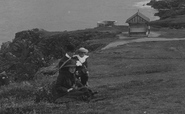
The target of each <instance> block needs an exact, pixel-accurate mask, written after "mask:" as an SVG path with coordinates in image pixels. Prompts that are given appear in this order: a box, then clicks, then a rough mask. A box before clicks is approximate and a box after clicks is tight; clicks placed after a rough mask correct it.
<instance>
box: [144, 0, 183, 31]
mask: <svg viewBox="0 0 185 114" xmlns="http://www.w3.org/2000/svg"><path fill="white" fill-rule="evenodd" d="M147 5H150V6H151V7H153V8H154V9H156V10H157V11H158V12H157V13H155V14H154V15H155V16H158V17H160V20H157V21H153V22H151V25H154V26H161V27H170V28H184V25H185V21H183V20H185V18H184V15H185V1H184V0H151V1H150V2H149V3H148V4H147Z"/></svg>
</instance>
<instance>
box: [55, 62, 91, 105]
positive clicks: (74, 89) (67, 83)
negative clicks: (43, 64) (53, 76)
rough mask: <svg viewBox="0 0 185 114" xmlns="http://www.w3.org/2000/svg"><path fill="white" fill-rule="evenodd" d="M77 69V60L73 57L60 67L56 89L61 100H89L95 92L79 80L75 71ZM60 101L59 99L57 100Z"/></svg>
mask: <svg viewBox="0 0 185 114" xmlns="http://www.w3.org/2000/svg"><path fill="white" fill-rule="evenodd" d="M75 71H76V61H75V60H73V59H71V60H69V61H68V62H66V64H65V65H63V66H62V67H61V69H59V76H58V78H57V80H56V85H55V89H56V92H57V93H58V98H60V100H59V102H62V101H63V100H66V99H75V100H87V99H90V98H91V97H92V96H93V95H94V93H93V92H92V91H91V90H90V89H88V88H86V87H84V86H83V85H82V84H81V83H80V82H78V80H77V78H76V77H75V75H74V73H75ZM56 102H58V101H56Z"/></svg>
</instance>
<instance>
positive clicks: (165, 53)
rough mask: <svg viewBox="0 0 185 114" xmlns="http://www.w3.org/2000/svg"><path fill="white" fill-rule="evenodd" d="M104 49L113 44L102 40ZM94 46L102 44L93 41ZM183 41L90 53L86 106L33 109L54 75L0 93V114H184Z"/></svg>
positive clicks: (45, 105) (38, 106) (43, 104)
mask: <svg viewBox="0 0 185 114" xmlns="http://www.w3.org/2000/svg"><path fill="white" fill-rule="evenodd" d="M104 41H106V42H105V44H106V43H109V41H112V40H111V39H104ZM93 42H94V43H95V44H96V43H98V42H101V40H98V39H97V40H94V41H93ZM184 44H185V41H172V42H143V43H132V44H128V45H124V46H119V47H116V48H111V49H108V50H104V51H101V50H96V51H94V52H92V53H90V54H89V55H90V58H89V70H90V79H89V84H90V87H91V88H92V89H93V90H96V91H99V93H98V94H97V95H96V96H95V98H94V99H92V100H91V101H90V102H88V103H87V102H77V101H76V102H69V103H63V104H54V103H50V102H48V101H47V100H46V101H44V100H43V101H41V102H40V103H35V102H34V99H35V93H36V92H37V90H38V88H39V87H43V86H47V85H50V84H51V82H53V81H54V80H56V77H57V75H50V74H47V75H43V74H42V73H41V74H38V75H37V78H36V79H35V80H34V81H30V82H22V83H12V84H10V85H8V86H3V87H1V88H0V114H47V113H48V114H183V113H185V97H184V94H185V84H184V81H185V78H184V74H185V71H184V68H185V64H184V62H185V59H184V58H185V53H184V52H185V45H184Z"/></svg>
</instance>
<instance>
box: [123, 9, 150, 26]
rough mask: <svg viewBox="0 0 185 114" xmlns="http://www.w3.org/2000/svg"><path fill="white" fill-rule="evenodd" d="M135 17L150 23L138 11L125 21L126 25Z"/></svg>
mask: <svg viewBox="0 0 185 114" xmlns="http://www.w3.org/2000/svg"><path fill="white" fill-rule="evenodd" d="M136 16H139V17H141V18H142V19H144V20H145V21H146V22H149V21H150V19H149V18H148V17H146V16H145V15H143V14H142V13H140V12H139V11H138V12H137V13H136V14H134V15H133V16H131V17H130V18H128V19H127V20H126V23H129V22H130V21H131V20H132V19H133V18H134V17H136Z"/></svg>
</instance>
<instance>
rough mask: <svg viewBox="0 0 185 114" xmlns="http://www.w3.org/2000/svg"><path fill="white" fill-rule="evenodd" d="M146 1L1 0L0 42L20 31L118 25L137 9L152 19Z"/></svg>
mask: <svg viewBox="0 0 185 114" xmlns="http://www.w3.org/2000/svg"><path fill="white" fill-rule="evenodd" d="M147 2H149V0H148V1H147V0H0V44H1V43H2V42H5V41H11V40H12V39H13V38H14V37H15V33H16V32H19V31H22V30H30V29H33V28H42V29H45V30H48V31H64V30H68V31H70V30H77V29H85V28H93V27H95V26H96V25H97V22H98V21H104V20H115V21H117V24H119V25H126V23H125V21H126V19H128V18H129V17H130V16H132V15H133V14H134V13H136V12H137V11H138V9H139V10H140V12H141V13H143V14H144V15H146V16H148V17H149V18H150V19H151V20H155V19H157V18H156V17H154V16H153V15H154V12H155V11H154V10H153V9H151V8H150V7H148V6H144V7H143V4H146V3H147Z"/></svg>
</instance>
